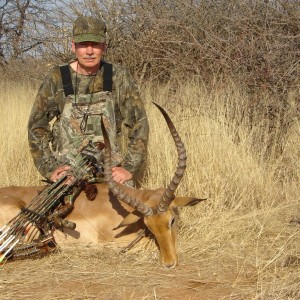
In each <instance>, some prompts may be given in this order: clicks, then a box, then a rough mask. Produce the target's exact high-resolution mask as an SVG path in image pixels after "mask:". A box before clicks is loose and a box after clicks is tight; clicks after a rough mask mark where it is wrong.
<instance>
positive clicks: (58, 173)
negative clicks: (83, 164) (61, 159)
mask: <svg viewBox="0 0 300 300" xmlns="http://www.w3.org/2000/svg"><path fill="white" fill-rule="evenodd" d="M70 169H71V167H70V166H60V167H57V168H56V169H55V170H54V171H53V172H52V174H51V176H50V180H51V181H53V182H56V181H57V180H58V179H60V178H61V177H63V176H65V175H67V174H68V171H69V170H70ZM73 180H74V177H72V176H69V177H68V178H67V179H66V181H65V182H64V183H65V184H71V183H72V182H73Z"/></svg>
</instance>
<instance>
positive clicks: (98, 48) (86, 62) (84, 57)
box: [72, 42, 105, 69]
mask: <svg viewBox="0 0 300 300" xmlns="http://www.w3.org/2000/svg"><path fill="white" fill-rule="evenodd" d="M72 50H73V52H74V53H75V54H76V57H77V59H78V63H79V65H80V67H81V68H84V69H93V68H98V67H99V64H100V61H101V57H102V55H103V53H104V51H105V43H96V42H80V43H74V42H72Z"/></svg>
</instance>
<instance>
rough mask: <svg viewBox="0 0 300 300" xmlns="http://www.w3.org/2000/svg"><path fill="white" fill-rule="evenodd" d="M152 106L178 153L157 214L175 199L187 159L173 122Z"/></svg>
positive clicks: (160, 108)
mask: <svg viewBox="0 0 300 300" xmlns="http://www.w3.org/2000/svg"><path fill="white" fill-rule="evenodd" d="M153 104H154V105H155V106H156V107H157V108H158V109H159V110H160V111H161V113H162V115H163V117H164V118H165V120H166V122H167V125H168V128H169V130H170V133H171V135H172V138H173V140H174V142H175V145H176V149H177V153H178V163H177V169H176V171H175V174H174V176H173V178H172V180H171V182H170V183H169V185H168V186H167V188H166V190H165V192H164V194H163V195H162V197H161V199H160V201H159V205H158V213H163V212H165V211H166V210H167V209H168V207H169V205H170V204H171V203H172V201H173V200H174V198H175V194H174V192H175V190H176V188H177V187H178V185H179V183H180V181H181V179H182V177H183V175H184V171H185V169H186V160H187V157H186V150H185V147H184V144H183V142H182V141H181V138H180V136H179V134H178V132H177V130H176V128H175V126H174V124H173V122H172V121H171V119H170V117H169V115H168V114H167V112H166V111H165V110H164V109H163V108H162V107H160V106H159V105H158V104H156V103H154V102H153Z"/></svg>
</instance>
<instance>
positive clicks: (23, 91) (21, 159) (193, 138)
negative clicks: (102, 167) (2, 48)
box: [0, 81, 300, 300]
mask: <svg viewBox="0 0 300 300" xmlns="http://www.w3.org/2000/svg"><path fill="white" fill-rule="evenodd" d="M0 86H1V95H0V105H1V109H0V114H1V127H0V133H1V135H0V137H1V141H2V147H1V149H0V151H1V158H2V159H1V170H2V172H1V179H0V185H1V186H6V185H11V184H15V185H33V184H37V183H39V181H40V179H41V178H40V176H39V175H38V173H37V172H36V170H35V168H34V166H33V163H32V160H31V157H30V154H29V151H28V145H27V129H26V126H27V119H28V115H29V112H30V107H31V105H32V101H33V99H34V96H35V93H36V88H35V87H31V86H29V85H26V84H17V85H16V84H12V83H9V82H5V81H4V82H1V83H0ZM142 93H143V98H144V99H145V102H146V109H147V112H148V116H149V122H150V142H149V156H148V166H147V177H146V180H145V181H144V182H143V186H144V187H149V188H157V187H160V186H162V185H166V184H167V183H168V182H169V180H170V178H171V176H172V174H173V172H174V170H175V167H176V161H177V157H176V150H175V147H174V143H173V141H172V140H171V137H170V134H169V132H168V129H167V126H166V124H165V121H164V120H163V118H162V116H161V114H160V113H159V111H158V110H157V109H156V108H155V106H154V105H152V104H151V102H152V101H154V102H157V103H158V104H160V105H162V106H163V107H165V108H166V110H167V111H168V112H169V114H170V117H171V118H172V120H173V121H174V124H175V126H176V127H177V129H178V132H179V134H180V135H181V137H182V140H183V141H184V143H185V145H186V148H187V154H188V167H187V171H186V174H185V176H184V179H183V181H182V183H181V184H180V186H179V188H178V192H177V193H178V194H181V195H190V196H195V197H205V198H206V197H207V198H208V200H207V201H206V202H205V203H204V204H200V205H198V206H197V207H192V208H184V209H183V210H182V212H181V219H180V224H179V225H180V226H179V245H178V246H179V255H180V261H181V263H182V264H183V265H186V266H188V265H189V263H190V264H192V265H193V268H197V269H198V273H197V274H198V275H197V274H196V275H195V274H193V275H189V274H187V276H192V277H193V280H194V284H195V285H196V287H195V288H198V287H197V284H199V286H201V280H203V277H205V278H208V279H209V282H211V283H213V284H223V285H224V286H225V287H226V286H230V288H231V289H233V291H232V292H231V293H230V294H229V295H228V296H226V297H225V296H224V297H223V298H214V299H278V300H279V299H297V298H298V299H299V298H300V292H299V290H300V280H299V278H300V276H299V275H300V268H299V260H300V258H299V257H300V254H299V251H300V249H299V246H300V243H299V224H297V223H296V224H295V223H293V224H292V223H290V222H289V221H290V220H291V218H293V217H297V216H298V217H300V211H299V198H300V197H299V196H300V189H299V187H298V185H299V181H298V178H299V175H300V174H299V173H300V169H299V162H298V160H299V156H298V153H299V145H300V143H299V142H300V141H299V135H298V132H299V125H297V123H295V125H294V127H293V128H291V129H290V131H289V134H288V135H287V137H286V140H285V142H284V143H283V141H282V137H280V135H275V137H274V136H273V137H272V139H273V142H274V138H277V139H278V143H279V142H280V143H282V144H283V145H284V151H283V152H281V153H278V152H276V151H275V150H272V149H270V147H268V142H269V140H270V137H269V133H270V130H266V126H267V125H266V124H267V122H265V120H262V119H261V120H260V119H259V118H261V115H262V114H260V113H257V114H256V115H255V114H254V115H253V114H252V121H253V118H255V117H257V118H258V119H257V120H256V122H254V124H256V125H255V126H250V125H251V124H250V117H249V115H248V114H247V110H246V109H245V108H247V103H248V102H249V101H248V98H247V95H246V94H245V93H243V90H241V89H240V88H239V87H237V86H235V85H234V83H229V84H228V85H226V86H225V87H224V86H223V85H222V86H219V87H218V86H216V88H215V89H214V90H213V91H209V90H207V89H206V87H205V86H204V85H202V84H201V83H199V82H194V81H190V82H187V83H186V84H182V85H180V86H178V88H177V89H176V90H174V89H173V88H171V87H170V86H168V85H164V86H156V85H154V84H149V85H146V86H144V87H143V88H142ZM253 116H254V117H253ZM274 128H275V129H274V130H276V128H277V127H276V126H275V127H274ZM275 143H276V140H275ZM146 247H148V248H146V249H145V251H144V253H143V255H139V256H138V261H139V262H140V263H141V264H143V263H147V262H149V261H151V260H153V255H156V256H155V259H157V252H155V251H156V250H155V246H154V244H153V243H150V244H148V245H147V246H146ZM146 250H150V251H146ZM154 253H156V254H154ZM125 259H126V258H125ZM135 259H137V258H135ZM182 272H183V271H182ZM149 276H150V275H149ZM195 276H196V277H199V282H198V281H197V280H195ZM225 287H224V288H225ZM150 299H156V298H150Z"/></svg>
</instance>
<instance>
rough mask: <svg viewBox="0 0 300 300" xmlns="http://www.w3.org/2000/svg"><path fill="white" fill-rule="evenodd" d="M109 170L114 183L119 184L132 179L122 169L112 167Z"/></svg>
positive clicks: (127, 172)
mask: <svg viewBox="0 0 300 300" xmlns="http://www.w3.org/2000/svg"><path fill="white" fill-rule="evenodd" d="M111 170H112V177H113V179H114V181H115V182H119V183H121V184H123V183H124V182H126V181H128V180H130V179H132V177H133V176H132V174H131V173H130V172H129V171H127V170H125V169H124V168H122V167H113V168H112V169H111Z"/></svg>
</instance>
